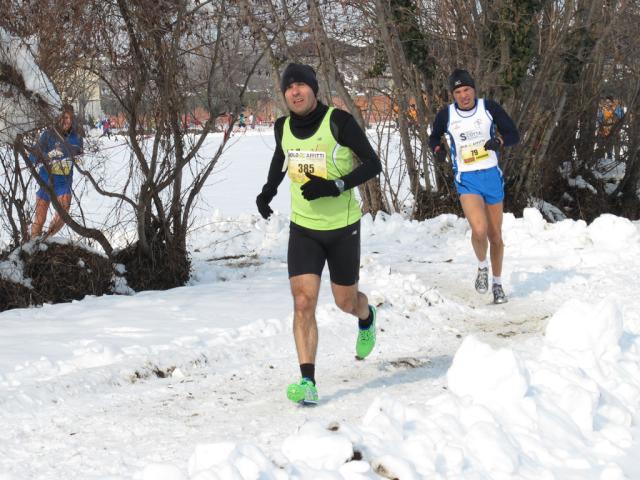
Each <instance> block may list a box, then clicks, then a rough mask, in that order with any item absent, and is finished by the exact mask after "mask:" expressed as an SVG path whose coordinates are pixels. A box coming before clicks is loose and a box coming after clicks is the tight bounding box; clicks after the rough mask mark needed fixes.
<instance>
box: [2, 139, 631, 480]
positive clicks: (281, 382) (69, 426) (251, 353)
mask: <svg viewBox="0 0 640 480" xmlns="http://www.w3.org/2000/svg"><path fill="white" fill-rule="evenodd" d="M217 141H219V138H218V139H216V136H215V135H212V136H211V142H210V143H208V144H207V146H205V149H211V151H212V150H213V148H214V147H215V145H216V143H217ZM92 142H93V143H92ZM89 143H90V144H92V145H93V150H92V149H89V151H93V152H95V153H88V154H87V155H85V159H84V160H83V161H84V162H85V164H86V165H87V166H89V167H91V168H102V169H103V171H104V172H106V177H105V178H107V179H108V180H109V181H110V182H112V183H113V185H117V184H118V182H121V181H123V179H122V177H121V173H122V172H123V171H124V170H125V169H123V168H121V166H122V162H124V161H125V160H126V158H127V155H128V151H127V149H126V146H125V145H124V144H123V140H122V137H118V136H115V137H113V138H112V139H107V138H103V139H92V140H91V141H90V142H89ZM273 144H274V141H273V132H272V131H271V130H268V129H267V130H260V131H255V132H252V131H250V132H247V133H238V134H236V135H235V136H234V137H233V138H232V142H231V145H230V147H229V148H228V149H227V151H226V152H225V155H224V157H223V160H222V163H221V164H220V165H219V167H220V168H219V169H218V170H217V172H216V173H215V175H214V176H213V177H212V179H211V181H210V182H209V183H208V185H207V187H206V188H205V189H204V191H203V200H202V201H201V202H200V204H199V206H198V209H197V212H196V221H195V224H194V229H193V232H192V234H191V235H190V237H189V248H190V253H191V255H192V262H193V275H192V278H191V280H190V282H189V283H188V285H186V286H184V287H180V288H176V289H172V290H169V291H146V292H140V293H136V294H132V295H108V296H102V297H88V298H85V299H83V300H81V301H74V302H72V303H68V304H58V305H44V306H42V307H35V308H28V309H15V310H10V311H6V312H2V313H0V325H1V327H2V328H0V352H1V353H0V419H1V421H2V425H3V428H1V429H0V480H16V479H62V478H79V479H101V480H106V479H136V480H152V479H153V480H187V479H188V480H213V479H234V480H235V479H310V478H312V479H353V480H356V479H357V480H360V479H375V478H400V479H402V480H405V479H423V478H424V479H426V478H429V479H465V480H471V479H473V480H476V479H478V480H479V479H483V480H484V479H514V478H515V479H536V480H538V479H562V480H573V479H576V480H577V479H580V480H585V479H586V480H591V479H593V480H595V479H598V480H619V479H620V480H621V479H630V480H631V479H635V478H640V466H638V462H637V461H636V459H637V458H638V455H639V454H640V441H639V440H638V439H639V438H640V429H639V427H638V419H639V417H638V415H639V412H640V338H639V337H638V333H639V332H640V314H639V313H638V312H640V308H639V307H640V305H639V303H640V285H639V284H638V282H637V272H638V270H639V267H640V243H639V230H638V222H630V221H629V220H627V219H624V218H620V217H615V216H612V215H603V216H601V217H599V218H598V219H596V220H595V221H594V222H593V223H592V224H590V225H587V224H586V223H584V222H582V221H573V220H564V221H561V222H557V223H553V224H551V223H547V222H546V221H545V220H544V219H543V217H542V215H541V214H540V212H538V211H537V210H535V209H527V210H525V211H524V214H523V216H521V217H518V218H516V217H515V216H514V215H513V214H511V213H509V212H508V206H507V213H506V214H505V220H504V229H503V233H504V241H505V246H506V248H505V252H506V253H505V265H504V272H503V275H502V277H503V282H504V286H505V291H506V293H507V295H508V296H509V302H508V303H507V304H505V305H499V306H498V305H493V304H492V303H491V298H490V294H485V295H480V294H477V293H476V292H475V290H474V288H473V283H474V278H475V271H476V268H477V264H476V261H475V259H474V256H473V253H472V249H471V244H470V230H469V227H468V225H467V222H466V220H465V219H462V218H458V217H456V216H455V215H441V216H438V217H436V218H432V219H428V220H426V221H424V222H415V221H410V220H409V219H407V218H406V217H404V216H402V215H398V214H396V215H384V214H379V215H378V216H377V217H376V218H375V220H374V219H372V218H371V217H370V216H365V217H363V219H362V257H361V273H360V287H361V290H362V291H363V292H364V293H365V294H367V296H368V297H369V300H370V302H371V303H373V304H375V305H376V306H377V307H378V328H379V330H378V343H377V345H376V348H375V350H374V351H373V353H372V354H371V355H370V356H369V357H368V358H367V359H366V360H364V361H358V360H356V359H355V339H356V335H357V321H356V320H355V319H354V318H353V317H350V316H349V315H346V314H344V313H342V312H341V311H340V310H339V309H338V308H337V307H336V306H335V304H334V303H333V299H332V297H331V293H330V286H329V284H328V275H326V272H325V276H324V278H323V283H322V289H321V296H320V300H319V302H318V308H317V312H316V317H317V321H318V325H319V336H320V341H319V349H318V357H317V366H316V379H317V382H318V390H319V395H320V403H319V405H318V406H316V407H302V406H299V405H296V404H293V403H291V402H290V401H289V400H287V398H286V395H285V390H286V387H287V385H288V384H289V383H292V382H295V381H297V380H298V379H299V376H300V373H299V369H298V365H297V359H296V354H295V346H294V342H293V336H292V333H291V326H292V300H291V295H290V291H289V283H288V279H287V267H286V248H287V239H288V212H289V198H288V186H287V184H286V181H285V184H283V185H282V186H281V188H280V190H279V193H278V196H277V197H276V198H275V199H274V202H273V207H274V210H276V213H275V215H274V216H273V217H272V218H271V219H270V220H269V221H265V220H263V219H262V218H261V217H259V215H258V214H257V211H256V208H255V203H254V202H255V195H256V194H257V193H258V192H259V191H260V188H261V186H262V184H263V183H264V181H265V179H266V174H267V170H268V165H269V161H270V158H271V152H272V148H273ZM34 188H35V187H34ZM76 192H77V194H78V197H79V201H80V203H81V204H82V209H83V212H84V213H85V215H86V216H87V218H88V219H89V221H92V222H95V223H96V224H103V225H106V226H107V227H108V228H107V231H108V232H109V235H111V238H112V239H115V240H117V239H118V235H121V236H122V238H124V237H125V236H126V233H123V232H122V231H121V230H119V229H118V228H115V227H111V226H109V225H108V220H109V218H110V215H109V212H110V207H111V205H110V204H109V203H108V202H106V201H105V200H104V199H102V198H100V197H99V196H98V195H96V194H95V193H93V192H92V191H91V190H90V189H89V188H86V187H85V186H83V184H82V182H81V180H80V179H79V178H77V179H76ZM77 201H78V200H77V199H76V200H74V207H73V208H74V209H76V210H74V211H75V212H77V208H78V206H77V204H76V203H77ZM70 237H71V234H70V232H69V231H68V230H67V229H64V230H62V232H61V233H60V234H59V236H58V237H56V238H55V239H54V240H52V241H59V242H67V241H69V238H70ZM39 248H42V247H39ZM44 248H46V246H45V247H44ZM232 257H233V258H232ZM0 267H2V268H0V272H2V274H3V275H6V274H7V272H8V271H9V268H10V265H7V264H4V265H0Z"/></svg>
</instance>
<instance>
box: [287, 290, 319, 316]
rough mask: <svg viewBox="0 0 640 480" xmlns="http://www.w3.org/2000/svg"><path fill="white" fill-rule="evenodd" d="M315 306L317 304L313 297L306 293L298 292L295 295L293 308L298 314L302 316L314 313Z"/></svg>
mask: <svg viewBox="0 0 640 480" xmlns="http://www.w3.org/2000/svg"><path fill="white" fill-rule="evenodd" d="M315 306H316V302H315V299H314V297H313V296H312V295H309V294H308V293H305V292H296V293H294V294H293V308H294V309H295V311H296V313H298V314H302V315H306V314H308V313H312V312H313V310H314V309H315Z"/></svg>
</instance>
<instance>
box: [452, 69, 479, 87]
mask: <svg viewBox="0 0 640 480" xmlns="http://www.w3.org/2000/svg"><path fill="white" fill-rule="evenodd" d="M458 87H471V88H476V82H474V81H473V77H472V76H471V74H470V73H469V72H467V71H466V70H461V69H459V68H458V69H456V70H454V71H453V73H452V74H451V76H450V77H449V89H450V90H451V91H452V92H453V91H454V90H455V89H456V88H458Z"/></svg>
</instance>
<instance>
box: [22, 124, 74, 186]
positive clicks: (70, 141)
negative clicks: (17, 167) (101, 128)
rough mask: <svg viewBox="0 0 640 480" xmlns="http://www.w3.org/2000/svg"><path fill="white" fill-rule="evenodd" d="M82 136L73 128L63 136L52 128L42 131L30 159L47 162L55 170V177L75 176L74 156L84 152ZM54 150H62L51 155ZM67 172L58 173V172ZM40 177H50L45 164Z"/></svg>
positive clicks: (34, 162)
mask: <svg viewBox="0 0 640 480" xmlns="http://www.w3.org/2000/svg"><path fill="white" fill-rule="evenodd" d="M82 148H83V143H82V137H80V135H78V133H77V131H76V130H74V129H72V130H71V131H70V132H69V133H67V134H66V135H64V136H63V137H62V138H60V136H59V135H58V134H57V133H56V132H55V131H54V130H52V129H47V130H45V131H44V132H42V135H40V139H39V140H38V143H37V144H36V145H35V146H34V148H33V152H32V153H31V154H30V155H29V161H30V162H31V163H33V164H34V165H35V164H38V163H40V164H42V162H43V161H44V162H47V163H48V165H49V168H50V169H51V170H52V172H53V176H54V177H72V176H73V157H75V156H76V155H81V154H82ZM53 151H58V152H60V153H59V154H58V155H55V156H53V157H50V155H49V154H50V153H51V152H53ZM58 171H60V172H67V171H68V173H60V174H56V172H58ZM39 175H40V178H42V179H43V180H44V181H45V182H46V181H47V180H48V178H49V172H48V171H47V169H46V168H45V165H42V167H40V171H39Z"/></svg>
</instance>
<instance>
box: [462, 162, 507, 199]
mask: <svg viewBox="0 0 640 480" xmlns="http://www.w3.org/2000/svg"><path fill="white" fill-rule="evenodd" d="M456 177H457V178H456V182H455V183H456V189H457V190H458V194H459V195H464V194H467V193H472V194H475V195H480V196H481V197H482V198H483V199H484V202H485V203H486V204H487V205H494V204H496V203H500V202H502V201H503V200H504V181H503V180H502V172H501V171H500V169H499V168H498V167H492V168H487V169H485V170H474V171H472V172H462V173H460V175H457V176H456ZM458 178H459V179H460V181H458Z"/></svg>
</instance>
